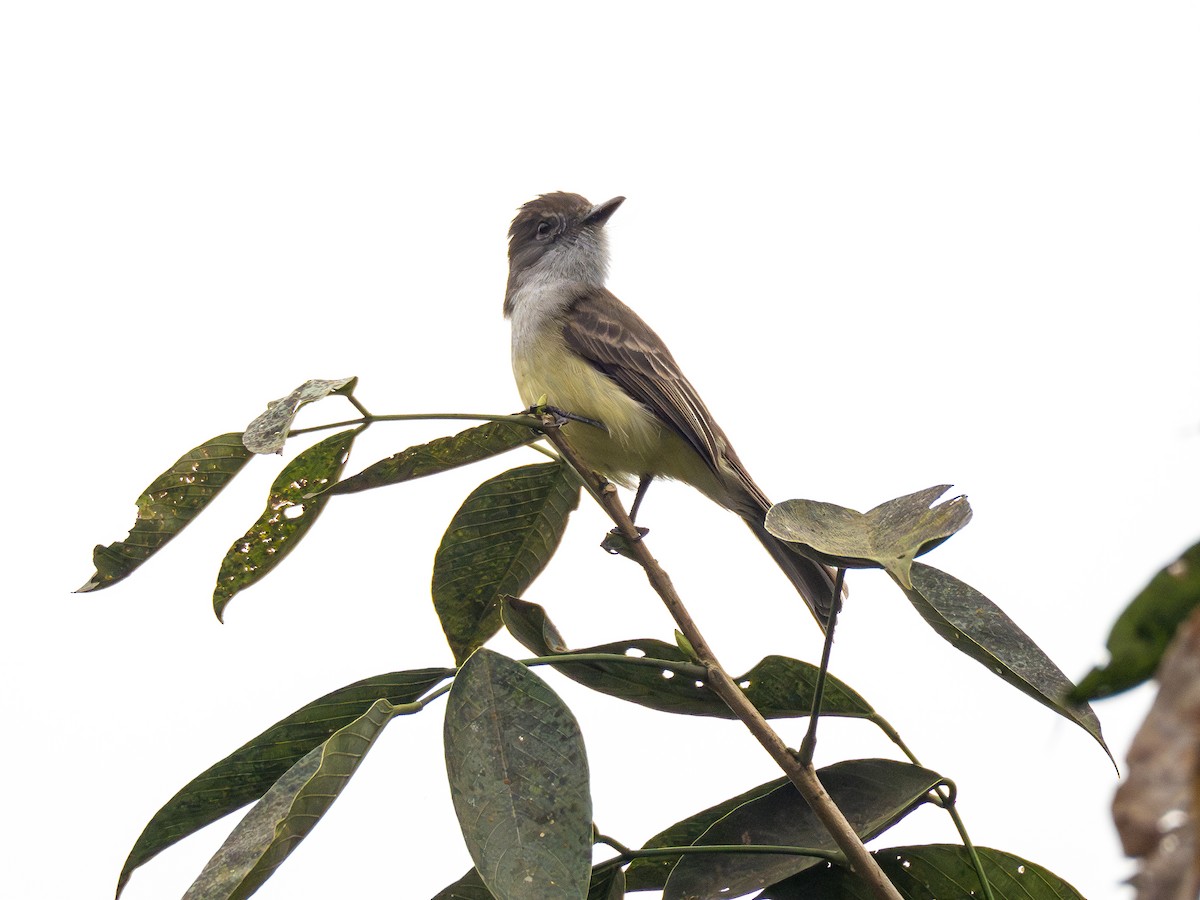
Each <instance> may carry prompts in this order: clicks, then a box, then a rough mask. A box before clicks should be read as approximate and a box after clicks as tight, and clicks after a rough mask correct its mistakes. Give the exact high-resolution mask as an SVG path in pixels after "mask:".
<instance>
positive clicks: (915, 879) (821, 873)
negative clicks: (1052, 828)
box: [755, 844, 1084, 900]
mask: <svg viewBox="0 0 1200 900" xmlns="http://www.w3.org/2000/svg"><path fill="white" fill-rule="evenodd" d="M975 849H976V852H977V853H978V854H979V858H980V860H981V861H982V862H983V872H984V875H986V876H987V880H988V883H989V884H990V885H991V888H992V895H993V897H995V900H1084V898H1083V895H1082V894H1080V893H1079V891H1077V890H1075V888H1073V887H1071V885H1069V884H1067V882H1065V881H1063V880H1062V879H1061V878H1059V877H1058V876H1057V875H1055V874H1054V873H1053V872H1050V871H1048V870H1047V869H1044V868H1042V867H1041V866H1039V865H1037V864H1035V863H1031V862H1029V861H1028V860H1025V859H1021V857H1019V856H1014V855H1013V854H1011V853H1005V852H1004V851H1002V850H992V849H990V848H988V847H977V848H975ZM873 855H874V857H875V859H876V861H877V862H878V863H879V865H880V867H881V868H882V869H883V873H884V874H885V875H887V877H888V880H890V881H891V882H892V884H893V885H894V886H895V887H896V890H898V891H899V892H900V896H901V897H904V898H905V900H940V898H945V897H981V896H983V893H982V891H981V889H980V887H979V876H978V875H977V874H976V873H975V867H974V866H973V865H972V864H971V857H970V855H969V854H968V853H967V849H966V848H965V847H960V846H958V845H956V844H925V845H922V846H916V847H890V848H888V849H886V850H877V851H875V853H874V854H873ZM874 896H875V895H874V894H872V893H871V891H870V889H869V888H868V887H867V885H866V883H865V882H863V881H862V880H861V879H860V878H857V877H856V876H855V875H854V874H853V873H852V872H850V871H849V870H847V869H845V868H842V867H841V866H833V867H817V868H812V869H809V870H808V871H805V872H801V873H800V874H799V875H796V876H794V877H792V878H789V879H788V880H787V881H783V882H780V883H779V884H776V885H772V886H771V887H769V888H767V889H766V890H765V891H763V892H762V893H761V894H759V895H758V897H756V898H755V900H874Z"/></svg>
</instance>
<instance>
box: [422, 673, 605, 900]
mask: <svg viewBox="0 0 1200 900" xmlns="http://www.w3.org/2000/svg"><path fill="white" fill-rule="evenodd" d="M445 745H446V771H447V773H448V775H449V778H450V795H451V798H452V799H453V801H454V809H455V812H456V813H457V814H458V821H459V825H460V826H461V827H462V832H463V838H464V839H465V841H466V844H467V850H468V851H469V852H470V854H471V859H472V860H474V862H475V867H476V868H477V869H478V870H479V873H480V875H481V876H482V877H483V881H484V883H485V884H486V885H487V886H488V889H489V890H490V891H491V892H492V893H493V894H495V895H496V897H497V898H499V900H569V898H577V900H583V898H585V897H586V896H587V893H588V882H589V878H590V873H591V868H592V800H591V795H590V794H589V792H588V765H587V755H586V753H585V751H584V747H583V735H582V734H580V731H579V724H578V723H577V722H576V721H575V717H574V716H573V715H572V714H571V711H570V709H568V708H567V706H566V704H564V703H563V702H562V700H560V699H559V698H558V695H556V694H555V693H554V692H553V691H552V690H550V688H549V686H548V685H547V684H546V683H545V682H544V681H542V680H541V679H540V678H538V677H537V676H536V675H534V674H533V673H532V672H530V671H529V669H527V668H526V667H525V666H523V665H521V664H520V663H517V662H514V661H513V660H511V659H509V658H507V657H505V656H502V655H500V654H499V653H494V652H492V651H491V650H486V649H480V650H477V651H475V653H473V654H471V657H470V658H469V659H468V660H467V661H466V663H464V664H463V666H462V668H461V669H460V670H459V673H458V677H456V678H455V679H454V686H453V687H452V688H451V689H450V696H449V698H448V700H447V703H446V725H445Z"/></svg>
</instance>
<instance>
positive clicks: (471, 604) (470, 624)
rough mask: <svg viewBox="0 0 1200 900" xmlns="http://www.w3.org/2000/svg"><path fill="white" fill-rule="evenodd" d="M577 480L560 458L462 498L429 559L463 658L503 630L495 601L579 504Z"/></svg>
mask: <svg viewBox="0 0 1200 900" xmlns="http://www.w3.org/2000/svg"><path fill="white" fill-rule="evenodd" d="M579 487H580V483H579V478H578V476H576V475H575V472H574V471H573V470H572V469H571V467H570V466H568V465H566V464H565V463H557V462H553V463H541V464H537V465H532V466H522V467H520V468H518V469H509V470H508V471H507V472H503V473H501V474H500V475H497V476H496V477H494V478H489V479H488V480H487V481H485V482H484V483H483V484H481V485H480V486H479V487H477V488H476V489H475V490H474V491H472V492H471V495H470V496H469V497H467V499H466V500H465V501H464V502H463V505H462V506H461V507H460V508H459V510H458V512H457V513H455V515H454V518H453V519H452V520H451V522H450V527H449V528H447V529H446V533H445V535H443V536H442V543H441V546H439V547H438V550H437V555H436V556H435V557H434V562H433V606H434V609H435V610H437V614H438V618H439V619H440V620H441V623H442V630H443V631H444V632H445V634H446V641H447V642H448V643H449V644H450V649H451V650H453V651H454V658H455V660H456V661H458V662H460V663H461V662H462V661H463V660H465V659H466V658H467V657H468V656H470V654H471V651H472V650H474V649H475V648H477V647H481V646H482V645H483V644H484V643H485V642H486V641H487V640H488V639H489V638H490V637H491V636H492V635H494V634H495V633H496V632H497V631H498V630H499V628H500V606H499V600H500V598H501V597H503V596H504V595H506V594H520V593H522V592H523V591H524V590H525V589H526V588H528V587H529V585H531V584H532V583H533V580H534V579H535V578H537V576H538V574H539V573H541V571H542V569H544V568H545V567H546V564H547V563H548V562H550V557H552V556H553V555H554V551H555V550H557V549H558V544H559V541H561V540H562V536H563V532H564V531H566V528H567V519H568V517H569V516H570V515H571V512H572V511H573V510H574V509H575V508H576V507H577V506H579Z"/></svg>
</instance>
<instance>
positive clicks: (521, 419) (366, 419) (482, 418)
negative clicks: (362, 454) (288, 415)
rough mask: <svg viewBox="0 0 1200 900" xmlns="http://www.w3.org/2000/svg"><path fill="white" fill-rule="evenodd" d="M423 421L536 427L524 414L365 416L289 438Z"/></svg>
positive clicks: (314, 427)
mask: <svg viewBox="0 0 1200 900" xmlns="http://www.w3.org/2000/svg"><path fill="white" fill-rule="evenodd" d="M421 419H431V420H432V419H462V420H465V421H468V422H508V423H509V424H510V425H525V426H534V427H537V426H536V424H535V420H533V419H531V417H530V416H528V415H526V414H524V413H518V414H517V415H515V416H496V415H492V414H490V413H396V414H394V415H387V416H372V415H369V414H365V413H364V415H363V416H362V417H361V418H358V419H347V420H346V421H344V422H330V423H329V424H328V425H311V426H309V427H308V428H293V429H292V430H291V431H289V432H288V437H295V436H296V435H298V434H308V433H309V432H310V431H326V430H328V429H330V428H345V427H346V426H347V425H370V424H371V423H372V422H408V421H419V420H421Z"/></svg>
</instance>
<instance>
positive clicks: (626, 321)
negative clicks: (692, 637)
mask: <svg viewBox="0 0 1200 900" xmlns="http://www.w3.org/2000/svg"><path fill="white" fill-rule="evenodd" d="M624 201H625V198H624V197H613V198H612V199H611V200H607V201H605V202H603V203H597V204H592V203H590V202H589V201H588V200H587V199H585V198H584V197H582V196H581V195H579V194H573V193H566V192H563V191H556V192H553V193H547V194H541V195H539V196H538V197H536V198H534V199H533V200H530V201H529V202H528V203H525V204H524V205H523V206H521V207H520V209H519V210H518V211H517V214H516V216H515V218H514V219H513V221H512V225H511V227H510V228H509V231H508V262H509V269H508V284H507V288H506V291H505V296H504V315H505V317H506V318H507V319H508V320H509V321H510V323H511V329H512V368H513V376H514V378H515V380H516V383H517V389H518V391H519V393H520V395H521V402H522V403H524V404H526V406H528V407H529V408H533V407H535V406H538V405H539V404H542V405H546V406H549V407H552V408H554V409H556V410H559V411H562V412H563V413H565V414H566V416H567V418H568V424H567V426H566V427H567V429H568V430H567V431H566V437H567V440H568V442H569V444H570V446H571V447H572V449H574V450H575V452H576V454H577V455H578V456H579V457H580V459H581V460H582V461H583V462H584V463H585V464H586V465H587V466H588V467H589V468H591V469H592V470H593V472H595V473H596V474H598V475H599V476H601V477H603V478H604V479H606V480H608V481H610V482H613V483H615V484H618V485H621V486H622V487H626V488H631V489H633V488H635V485H636V495H635V498H634V501H633V504H632V507H631V516H635V515H636V513H637V510H638V507H639V505H640V503H641V500H642V498H643V497H644V495H645V491H646V488H647V487H648V486H649V484H650V482H651V481H652V480H653V479H654V478H665V479H673V480H675V481H681V482H683V483H685V484H688V485H691V486H692V487H694V488H696V489H697V490H699V491H700V492H701V493H702V494H704V495H705V496H706V497H708V498H709V499H710V500H712V501H714V502H715V503H717V504H718V505H719V506H721V507H724V508H725V509H727V510H730V511H732V512H734V513H736V514H737V515H739V516H740V517H741V518H742V520H743V521H745V523H746V524H747V525H748V526H749V528H750V530H751V531H752V532H753V533H754V536H755V537H757V538H758V540H759V541H761V542H762V545H763V546H764V547H765V548H766V550H767V552H768V553H769V554H770V555H771V558H772V559H773V560H774V561H775V562H776V564H777V565H778V566H779V568H780V569H782V570H783V572H784V574H785V575H786V576H787V577H788V579H789V580H790V581H791V583H792V585H793V586H794V587H795V588H796V591H797V592H798V593H799V594H800V596H801V598H803V600H804V602H805V603H806V604H807V606H808V608H809V610H811V612H812V614H813V616H814V617H815V618H816V620H817V622H818V624H819V625H820V626H821V628H822V629H824V628H825V623H826V621H827V620H828V616H829V613H830V607H831V606H832V604H833V599H834V579H833V572H832V570H830V569H829V568H828V567H827V566H824V565H821V564H820V563H817V562H814V561H813V560H810V559H808V558H806V557H804V556H802V555H800V554H799V553H798V552H796V550H795V547H794V545H789V544H788V543H787V542H785V541H782V540H780V539H779V538H777V537H775V536H774V535H772V534H771V533H770V532H769V531H767V529H766V526H765V524H764V522H765V519H766V514H767V510H768V509H769V508H770V506H771V502H770V501H769V500H768V499H767V496H766V494H764V493H763V491H762V489H761V488H759V486H758V485H757V484H755V482H754V480H753V479H752V478H751V477H750V474H749V473H748V472H747V471H746V467H745V466H744V465H743V464H742V461H741V459H739V458H738V455H737V453H736V452H735V451H734V449H733V445H732V444H731V443H730V441H729V438H727V437H726V436H725V432H724V431H722V430H721V428H720V426H719V425H717V423H716V421H715V420H714V419H713V417H712V415H711V414H710V413H709V411H708V407H706V406H705V405H704V401H703V400H701V399H700V395H699V394H698V393H697V391H696V389H695V388H694V387H693V386H692V383H691V382H690V381H688V379H687V378H686V377H685V376H684V374H683V372H682V370H681V369H680V367H679V364H678V363H676V361H675V357H674V356H672V355H671V351H670V350H669V349H668V348H667V345H666V344H665V343H664V342H663V340H662V338H660V337H659V336H658V334H657V333H655V332H654V330H653V329H651V328H650V326H649V325H647V324H646V323H645V322H644V321H643V320H642V318H641V317H640V316H639V315H638V314H637V313H636V312H634V311H633V310H632V309H631V308H630V307H629V306H627V305H626V304H625V303H623V302H621V300H619V299H618V298H617V297H616V296H615V295H614V294H613V293H612V292H611V291H610V290H608V288H607V287H605V281H606V280H607V275H608V262H609V253H608V237H607V232H606V227H605V226H606V224H607V223H608V220H609V218H610V217H611V216H612V214H613V213H614V212H616V211H617V209H618V207H620V206H621V204H622V203H623V202H624ZM572 418H574V419H582V420H584V421H583V422H580V423H579V424H578V425H577V426H576V427H571V423H570V421H569V420H570V419H572Z"/></svg>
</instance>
